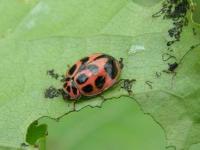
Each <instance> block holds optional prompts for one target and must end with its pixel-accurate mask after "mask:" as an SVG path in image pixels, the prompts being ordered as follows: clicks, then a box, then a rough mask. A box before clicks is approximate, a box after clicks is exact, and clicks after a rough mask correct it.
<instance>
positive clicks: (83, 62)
mask: <svg viewBox="0 0 200 150" xmlns="http://www.w3.org/2000/svg"><path fill="white" fill-rule="evenodd" d="M88 60H89V57H84V58H82V59H81V60H80V61H81V62H82V64H85V63H86V62H88Z"/></svg>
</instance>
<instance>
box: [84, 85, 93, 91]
mask: <svg viewBox="0 0 200 150" xmlns="http://www.w3.org/2000/svg"><path fill="white" fill-rule="evenodd" d="M82 90H83V91H84V92H85V93H90V92H92V90H93V87H92V85H91V84H88V85H86V86H84V87H83V88H82Z"/></svg>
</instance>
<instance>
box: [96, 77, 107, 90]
mask: <svg viewBox="0 0 200 150" xmlns="http://www.w3.org/2000/svg"><path fill="white" fill-rule="evenodd" d="M104 83H105V77H103V76H98V77H97V78H96V80H95V86H96V87H97V88H99V89H101V88H102V87H103V85H104Z"/></svg>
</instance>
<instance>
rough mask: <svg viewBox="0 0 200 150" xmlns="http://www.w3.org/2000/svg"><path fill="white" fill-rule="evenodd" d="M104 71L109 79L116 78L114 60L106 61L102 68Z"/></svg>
mask: <svg viewBox="0 0 200 150" xmlns="http://www.w3.org/2000/svg"><path fill="white" fill-rule="evenodd" d="M104 69H105V71H106V72H107V73H108V75H109V76H110V77H111V79H114V78H115V77H116V76H117V73H118V69H117V66H116V63H115V61H114V59H108V61H107V62H106V64H105V66H104Z"/></svg>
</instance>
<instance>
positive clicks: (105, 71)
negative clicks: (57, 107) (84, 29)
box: [62, 53, 123, 100]
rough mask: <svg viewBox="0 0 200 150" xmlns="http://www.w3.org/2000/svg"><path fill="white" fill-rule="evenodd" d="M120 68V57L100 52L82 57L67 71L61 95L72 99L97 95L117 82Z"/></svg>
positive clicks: (121, 65)
mask: <svg viewBox="0 0 200 150" xmlns="http://www.w3.org/2000/svg"><path fill="white" fill-rule="evenodd" d="M122 68H123V63H122V58H120V60H119V61H118V60H116V59H115V58H114V57H112V56H110V55H107V54H102V53H96V54H92V55H90V56H88V57H84V58H82V59H81V60H79V61H77V62H76V63H75V64H74V65H73V66H72V67H71V68H69V70H68V71H67V73H66V77H65V81H64V82H65V83H64V85H63V93H62V95H63V97H64V98H68V99H72V100H77V99H79V98H80V97H81V96H95V95H98V94H100V93H102V92H103V91H105V90H107V89H108V88H110V87H111V86H113V85H114V84H115V83H116V82H117V80H118V78H119V76H120V73H121V70H122Z"/></svg>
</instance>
